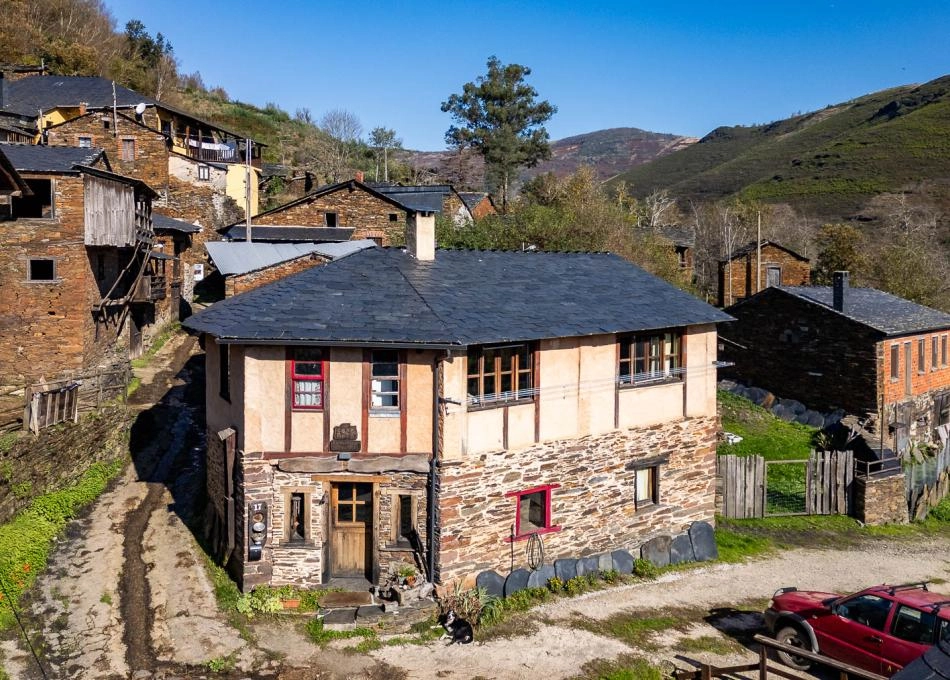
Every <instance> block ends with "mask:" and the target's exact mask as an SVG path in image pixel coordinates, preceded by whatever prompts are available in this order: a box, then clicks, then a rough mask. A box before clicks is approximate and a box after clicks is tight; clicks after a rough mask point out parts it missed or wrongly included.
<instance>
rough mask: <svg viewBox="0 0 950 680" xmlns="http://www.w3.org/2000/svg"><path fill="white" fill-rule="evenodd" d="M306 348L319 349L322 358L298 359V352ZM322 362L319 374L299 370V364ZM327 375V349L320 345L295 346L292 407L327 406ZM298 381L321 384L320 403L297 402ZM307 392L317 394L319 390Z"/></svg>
mask: <svg viewBox="0 0 950 680" xmlns="http://www.w3.org/2000/svg"><path fill="white" fill-rule="evenodd" d="M304 350H318V351H319V352H320V360H319V361H314V360H312V359H298V358H297V352H302V351H304ZM298 363H300V364H315V363H319V364H320V373H319V375H317V374H315V373H300V372H298V371H297V364H298ZM326 376H327V359H326V350H325V349H323V348H320V347H299V348H294V349H293V350H292V351H291V355H290V405H291V409H292V410H294V411H323V410H324V408H325V407H326V396H327V386H326ZM298 381H301V382H302V381H307V382H317V383H319V384H320V389H319V395H320V398H319V402H320V403H319V405H309V404H298V403H297V394H298V392H297V382H298ZM306 394H317V392H306Z"/></svg>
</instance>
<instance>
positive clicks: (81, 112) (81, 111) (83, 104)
mask: <svg viewBox="0 0 950 680" xmlns="http://www.w3.org/2000/svg"><path fill="white" fill-rule="evenodd" d="M87 106H89V104H87V103H86V102H79V115H80V116H85V115H86V107H87Z"/></svg>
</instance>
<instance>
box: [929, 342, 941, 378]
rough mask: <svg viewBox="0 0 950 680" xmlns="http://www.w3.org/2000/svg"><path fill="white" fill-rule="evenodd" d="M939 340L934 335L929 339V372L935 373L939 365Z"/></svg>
mask: <svg viewBox="0 0 950 680" xmlns="http://www.w3.org/2000/svg"><path fill="white" fill-rule="evenodd" d="M939 340H940V339H939V338H938V337H937V336H936V335H935V336H933V337H932V338H930V370H931V371H936V370H937V366H938V365H939V363H940V352H939V349H940V342H939Z"/></svg>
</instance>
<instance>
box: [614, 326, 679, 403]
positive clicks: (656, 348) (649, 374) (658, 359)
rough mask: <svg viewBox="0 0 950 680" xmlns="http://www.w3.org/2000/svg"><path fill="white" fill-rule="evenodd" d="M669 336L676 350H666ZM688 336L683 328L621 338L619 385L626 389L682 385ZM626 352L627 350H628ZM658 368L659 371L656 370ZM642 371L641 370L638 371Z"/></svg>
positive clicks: (627, 335) (670, 342)
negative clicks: (669, 384)
mask: <svg viewBox="0 0 950 680" xmlns="http://www.w3.org/2000/svg"><path fill="white" fill-rule="evenodd" d="M667 336H669V345H670V346H671V347H673V348H674V350H673V351H668V349H667V346H668V345H667ZM685 338H686V334H685V333H684V332H683V331H682V330H680V329H668V330H661V331H653V332H650V333H631V334H625V335H621V336H618V338H617V342H618V343H619V344H620V351H619V352H618V353H617V356H618V365H617V382H618V384H619V385H620V386H621V387H623V388H635V387H644V386H647V385H662V384H665V383H674V382H682V381H683V376H684V375H685V366H683V344H684V342H685ZM625 350H626V351H625ZM654 366H656V368H654ZM639 369H642V370H639Z"/></svg>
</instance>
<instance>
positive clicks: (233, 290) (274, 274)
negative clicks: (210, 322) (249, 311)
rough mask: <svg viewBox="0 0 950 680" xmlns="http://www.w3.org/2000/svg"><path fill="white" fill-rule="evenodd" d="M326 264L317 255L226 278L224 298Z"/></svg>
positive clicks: (323, 259) (324, 260)
mask: <svg viewBox="0 0 950 680" xmlns="http://www.w3.org/2000/svg"><path fill="white" fill-rule="evenodd" d="M326 262H327V260H326V259H325V258H323V257H321V256H319V255H305V256H303V257H298V258H297V259H295V260H290V261H289V262H281V263H280V264H276V265H274V266H272V267H267V268H266V269H260V270H258V271H255V272H248V273H247V274H234V275H232V276H227V277H225V279H224V296H225V297H231V296H232V295H237V294H239V293H244V292H247V291H249V290H254V289H255V288H258V287H259V286H263V285H265V284H268V283H273V282H274V281H279V280H280V279H283V278H286V277H288V276H290V275H291V274H297V273H299V272H302V271H304V270H305V269H310V268H311V267H319V266H322V265H324V264H326Z"/></svg>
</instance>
